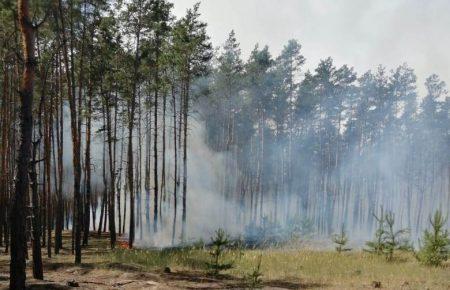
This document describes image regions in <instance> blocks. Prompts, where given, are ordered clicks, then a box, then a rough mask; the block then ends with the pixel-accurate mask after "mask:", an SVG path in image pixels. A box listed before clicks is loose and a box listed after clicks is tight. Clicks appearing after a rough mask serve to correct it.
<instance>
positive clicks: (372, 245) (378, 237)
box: [365, 208, 385, 255]
mask: <svg viewBox="0 0 450 290" xmlns="http://www.w3.org/2000/svg"><path fill="white" fill-rule="evenodd" d="M373 216H374V218H375V219H376V221H377V224H378V226H377V230H376V231H375V237H374V239H373V240H372V241H368V242H366V246H367V247H368V248H367V249H365V250H366V251H367V252H371V253H375V254H377V255H381V254H382V253H383V251H384V247H385V244H384V242H383V236H384V225H385V221H384V212H383V208H381V215H380V216H379V217H378V216H377V215H376V214H373Z"/></svg>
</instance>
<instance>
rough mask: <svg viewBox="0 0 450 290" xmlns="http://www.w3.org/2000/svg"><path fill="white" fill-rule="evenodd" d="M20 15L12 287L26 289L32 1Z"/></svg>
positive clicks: (22, 1) (21, 5) (22, 5)
mask: <svg viewBox="0 0 450 290" xmlns="http://www.w3.org/2000/svg"><path fill="white" fill-rule="evenodd" d="M17 7H18V14H19V15H18V17H19V23H20V31H21V34H22V51H23V60H24V62H25V63H24V70H23V75H22V85H21V89H20V134H21V138H20V145H19V154H18V158H17V175H16V183H15V192H14V196H13V198H12V203H11V212H12V213H14V214H11V215H10V224H11V263H10V280H9V281H10V284H9V287H10V289H18V290H21V289H25V280H26V273H25V257H26V253H27V247H26V240H25V239H26V233H25V222H26V207H25V203H26V195H27V194H28V186H29V180H28V168H29V162H30V150H31V138H32V131H33V113H32V112H33V111H32V109H33V82H34V74H35V66H36V60H35V56H34V49H35V48H34V46H35V43H34V27H33V26H32V24H31V23H32V22H31V19H30V15H29V1H28V0H18V1H17Z"/></svg>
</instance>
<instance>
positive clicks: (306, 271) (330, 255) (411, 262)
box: [108, 249, 450, 289]
mask: <svg viewBox="0 0 450 290" xmlns="http://www.w3.org/2000/svg"><path fill="white" fill-rule="evenodd" d="M260 255H261V256H262V264H261V271H262V273H263V281H264V282H265V285H270V283H272V282H273V281H278V282H280V283H281V282H286V283H288V282H290V283H301V285H303V286H305V285H310V286H311V287H312V288H331V289H332V288H335V289H349V288H356V289H359V288H365V287H369V288H370V287H372V282H373V281H380V282H381V284H382V287H383V288H388V289H450V265H448V264H446V265H444V266H443V267H438V268H434V267H426V266H423V265H420V264H419V263H418V262H417V261H416V259H415V258H414V257H413V255H412V254H411V253H398V254H397V256H396V258H395V260H394V261H392V262H387V261H386V260H385V259H384V258H383V257H381V256H377V255H373V254H370V253H366V252H362V251H357V252H347V253H342V254H338V253H336V252H332V251H311V250H292V249H290V250H283V249H267V250H244V251H242V252H239V251H230V252H228V253H227V254H226V255H225V256H224V259H225V261H228V262H229V261H233V262H234V267H233V268H232V269H230V270H227V271H223V272H222V273H223V274H224V275H230V276H233V277H245V276H246V274H249V273H250V272H251V271H252V269H253V268H254V267H255V266H256V264H257V263H258V259H259V256H260ZM108 256H109V257H110V259H111V260H113V261H114V262H115V263H132V264H137V265H140V266H142V267H143V268H144V269H145V270H149V271H151V270H157V269H162V268H163V267H165V266H168V267H170V268H171V269H173V270H176V271H189V270H201V271H207V270H208V268H207V264H206V263H207V262H208V261H209V259H210V257H209V254H208V251H207V250H202V249H177V250H166V251H156V250H116V251H114V252H112V253H110V254H108ZM298 285H300V284H298ZM291 286H295V284H294V285H291ZM287 288H290V287H287ZM292 288H296V287H292Z"/></svg>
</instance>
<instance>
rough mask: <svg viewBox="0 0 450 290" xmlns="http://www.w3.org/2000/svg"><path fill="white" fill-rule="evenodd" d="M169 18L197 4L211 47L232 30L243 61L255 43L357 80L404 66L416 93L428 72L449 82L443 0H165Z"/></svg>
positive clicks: (447, 12)
mask: <svg viewBox="0 0 450 290" xmlns="http://www.w3.org/2000/svg"><path fill="white" fill-rule="evenodd" d="M171 1H172V2H173V3H174V5H175V7H174V14H175V16H176V17H182V16H183V15H184V14H185V11H186V9H187V8H190V7H192V6H193V5H194V4H195V3H196V2H201V5H200V12H201V14H202V16H201V19H202V20H203V21H205V22H207V23H208V28H207V31H208V34H209V35H210V37H211V40H212V42H213V45H214V46H220V45H222V44H223V43H224V41H225V40H226V38H227V36H228V34H229V32H230V31H231V30H232V29H234V30H235V32H236V37H237V39H238V41H239V42H240V44H241V49H242V53H243V56H244V57H245V58H246V57H247V56H248V55H249V53H250V51H251V50H252V49H253V48H254V46H255V44H256V43H259V45H260V46H264V45H268V46H269V48H270V51H271V53H272V55H275V56H276V55H277V54H278V53H279V52H280V51H281V50H282V48H283V46H284V45H285V44H286V43H287V41H288V40H289V39H297V40H299V41H300V43H301V44H302V51H303V55H304V56H305V57H306V65H305V69H310V70H314V68H315V67H316V66H317V64H318V62H319V61H320V60H321V59H325V58H326V57H328V56H330V57H332V58H333V60H334V61H335V64H336V65H338V66H340V65H343V64H348V65H350V66H353V67H354V68H355V70H356V71H357V72H358V73H359V74H362V73H363V72H365V71H367V70H369V69H376V67H377V66H378V65H379V64H382V65H384V66H385V67H386V68H387V69H389V70H390V69H393V68H395V67H396V66H398V65H401V64H402V63H405V62H406V63H408V65H410V66H411V67H412V68H414V69H415V72H416V74H417V77H418V89H419V92H420V93H421V94H423V93H425V89H424V86H423V83H424V82H425V79H426V78H427V77H428V76H429V75H430V74H432V73H436V74H438V75H439V76H440V77H441V79H442V80H444V81H445V82H446V83H447V84H448V85H449V84H450V0H202V1H198V0H171Z"/></svg>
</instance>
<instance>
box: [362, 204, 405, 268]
mask: <svg viewBox="0 0 450 290" xmlns="http://www.w3.org/2000/svg"><path fill="white" fill-rule="evenodd" d="M374 217H375V219H376V220H377V223H378V228H377V230H376V232H375V238H374V240H372V241H369V242H366V245H367V247H368V248H367V249H365V250H366V251H368V252H371V253H375V254H377V255H384V256H385V257H386V259H387V260H388V261H392V259H393V258H394V252H395V251H396V250H411V249H412V246H411V245H410V244H409V242H408V240H407V239H406V238H405V234H407V233H408V232H409V230H408V229H399V230H395V229H394V224H395V215H394V213H392V212H390V211H388V212H387V213H386V214H384V212H383V208H382V209H381V215H380V216H377V215H375V214H374Z"/></svg>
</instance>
